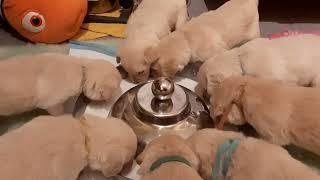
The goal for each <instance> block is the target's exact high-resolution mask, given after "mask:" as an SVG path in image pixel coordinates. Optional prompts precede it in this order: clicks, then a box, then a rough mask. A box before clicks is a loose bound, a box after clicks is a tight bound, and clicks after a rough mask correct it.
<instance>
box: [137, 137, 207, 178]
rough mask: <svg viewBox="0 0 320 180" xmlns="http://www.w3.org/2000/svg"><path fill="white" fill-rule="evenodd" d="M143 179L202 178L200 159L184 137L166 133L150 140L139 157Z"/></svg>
mask: <svg viewBox="0 0 320 180" xmlns="http://www.w3.org/2000/svg"><path fill="white" fill-rule="evenodd" d="M137 162H139V163H142V164H141V165H140V169H139V171H138V173H140V174H141V175H142V179H143V180H158V179H159V180H164V179H168V180H176V179H184V180H200V179H201V177H200V176H199V175H198V173H197V170H198V168H199V160H198V158H197V157H196V156H195V154H194V153H193V152H192V150H191V149H190V148H189V147H188V146H187V144H186V142H185V140H184V139H182V138H181V137H178V136H175V135H164V136H161V137H159V138H156V139H155V140H153V141H152V142H150V143H149V144H148V145H147V146H146V148H145V149H144V150H143V152H142V153H141V154H140V155H139V156H138V157H137Z"/></svg>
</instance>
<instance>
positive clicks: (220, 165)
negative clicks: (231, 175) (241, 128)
mask: <svg viewBox="0 0 320 180" xmlns="http://www.w3.org/2000/svg"><path fill="white" fill-rule="evenodd" d="M239 144H240V140H239V139H228V140H226V141H225V142H224V143H223V144H221V145H220V146H219V148H218V151H217V153H216V159H215V162H214V165H213V168H212V175H211V176H212V180H220V179H221V178H223V177H225V176H226V175H227V173H228V169H229V166H230V164H231V159H232V156H233V154H234V153H235V151H236V149H237V147H238V145H239Z"/></svg>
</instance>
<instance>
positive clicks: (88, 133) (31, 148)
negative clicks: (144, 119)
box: [0, 116, 137, 180]
mask: <svg viewBox="0 0 320 180" xmlns="http://www.w3.org/2000/svg"><path fill="white" fill-rule="evenodd" d="M136 148H137V138H136V136H135V134H134V133H133V130H132V129H131V128H130V127H129V126H128V125H127V124H125V123H124V122H123V121H122V120H120V119H114V118H110V119H101V118H97V117H94V116H90V117H86V119H83V120H81V121H80V120H76V119H74V118H72V117H71V116H60V117H53V116H41V117H37V118H35V119H33V120H32V121H31V122H29V123H27V124H25V125H24V126H22V127H21V128H19V129H16V130H13V131H11V132H9V133H7V134H5V135H3V136H1V137H0V163H1V164H2V166H1V168H0V179H8V180H9V179H25V180H34V179H46V180H57V179H59V180H76V179H77V177H78V175H79V173H80V172H81V171H82V170H83V169H84V168H85V167H86V166H88V165H89V166H90V167H91V168H92V169H94V170H97V171H100V172H102V173H103V174H104V175H105V176H106V177H110V176H114V175H116V174H118V173H120V171H121V170H122V168H123V166H124V165H125V164H126V163H129V162H130V161H132V160H133V158H134V155H135V152H136Z"/></svg>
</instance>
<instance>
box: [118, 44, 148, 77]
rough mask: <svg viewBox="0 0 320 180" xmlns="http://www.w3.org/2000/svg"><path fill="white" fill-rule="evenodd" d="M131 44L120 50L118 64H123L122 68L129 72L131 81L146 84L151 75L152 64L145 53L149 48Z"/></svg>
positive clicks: (121, 47)
mask: <svg viewBox="0 0 320 180" xmlns="http://www.w3.org/2000/svg"><path fill="white" fill-rule="evenodd" d="M130 44H131V43H130ZM130 44H124V45H123V46H120V48H119V50H118V55H119V58H118V63H121V65H122V67H123V68H124V69H125V70H126V71H127V72H128V76H129V80H130V81H132V82H134V83H140V82H144V81H146V80H147V79H148V77H149V74H150V65H151V62H149V61H148V59H146V57H145V51H146V50H147V49H148V48H149V47H142V46H141V45H139V44H133V45H130ZM129 45H130V46H129Z"/></svg>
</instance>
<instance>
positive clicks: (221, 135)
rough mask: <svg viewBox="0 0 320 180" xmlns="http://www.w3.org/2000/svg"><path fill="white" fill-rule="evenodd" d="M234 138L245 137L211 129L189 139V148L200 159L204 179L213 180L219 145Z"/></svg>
mask: <svg viewBox="0 0 320 180" xmlns="http://www.w3.org/2000/svg"><path fill="white" fill-rule="evenodd" d="M233 138H237V139H243V138H244V136H243V134H241V133H237V132H232V131H220V130H217V129H213V128H210V129H202V130H199V131H197V132H195V133H194V134H193V135H192V136H190V137H189V138H188V139H187V144H188V146H189V147H190V148H191V149H192V150H193V152H194V153H195V154H196V155H197V156H198V157H199V159H200V164H201V165H200V168H199V173H200V175H201V177H203V179H212V177H211V176H212V167H213V165H214V164H213V163H214V161H213V160H214V157H215V155H216V152H217V149H218V147H219V145H221V144H222V143H223V142H224V141H225V140H227V139H233Z"/></svg>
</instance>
